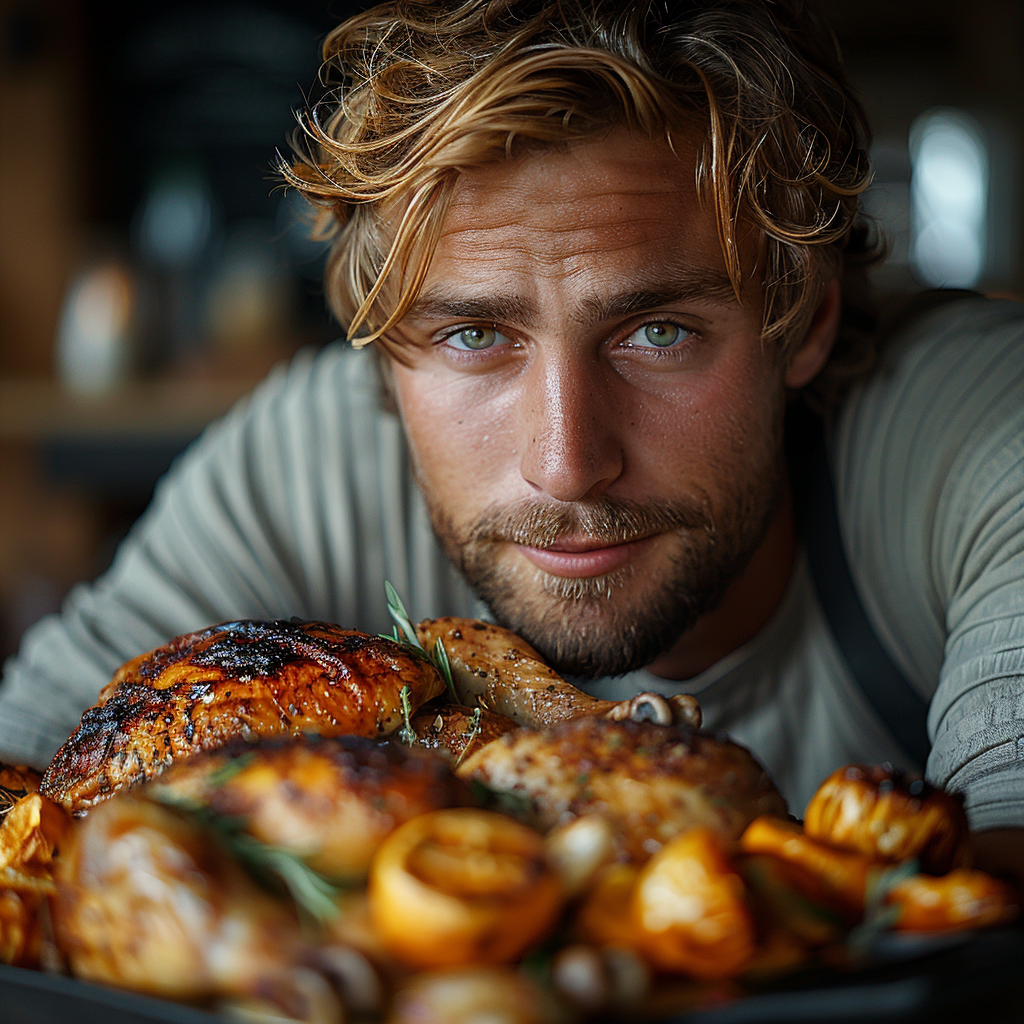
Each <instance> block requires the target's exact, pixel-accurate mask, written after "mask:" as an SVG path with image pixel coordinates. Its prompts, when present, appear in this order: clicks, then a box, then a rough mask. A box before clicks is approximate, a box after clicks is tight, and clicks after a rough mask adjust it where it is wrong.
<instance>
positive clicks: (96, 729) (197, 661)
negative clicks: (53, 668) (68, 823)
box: [41, 621, 444, 812]
mask: <svg viewBox="0 0 1024 1024" xmlns="http://www.w3.org/2000/svg"><path fill="white" fill-rule="evenodd" d="M443 688H444V683H443V681H442V679H441V677H440V675H438V673H437V670H436V669H435V668H434V666H433V665H432V664H431V663H430V662H429V661H428V660H427V659H425V658H423V657H419V656H418V654H417V652H415V651H411V650H410V649H409V648H408V647H405V646H403V645H401V644H397V643H395V642H393V641H391V640H387V639H384V638H382V637H376V636H368V635H367V634H365V633H356V632H353V631H352V630H347V629H341V628H340V627H338V626H333V625H330V624H329V623H324V622H250V621H240V622H227V623H223V624H221V625H219V626H211V627H209V628H208V629H204V630H200V631H199V632H196V633H188V634H186V635H184V636H180V637H177V638H176V639H174V640H172V641H171V642H170V643H167V644H165V645H164V646H163V647H159V648H157V649H156V650H155V651H151V652H150V653H148V654H144V655H141V656H140V657H138V658H135V659H134V660H132V661H129V662H128V663H127V664H126V665H124V666H123V667H122V668H121V669H119V670H118V672H117V674H116V675H115V676H114V678H113V679H112V680H111V682H110V683H109V684H108V685H107V686H106V687H104V689H103V690H102V691H101V693H100V697H99V702H98V704H97V705H96V706H95V707H93V708H90V709H89V710H88V711H86V712H85V714H84V715H83V716H82V721H81V723H80V724H79V726H78V728H77V729H76V730H75V731H74V732H73V733H72V734H71V737H70V738H69V739H68V741H67V742H66V743H65V744H64V745H63V746H62V747H61V748H60V750H58V751H57V753H56V755H55V756H54V758H53V761H51V762H50V766H49V767H48V768H47V770H46V773H45V775H44V776H43V781H42V787H41V789H42V792H43V793H45V794H46V795H47V796H48V797H50V798H51V799H52V800H55V801H57V802H58V803H60V804H62V805H63V806H64V807H66V808H67V809H68V810H70V811H76V812H77V811H81V810H84V809H86V808H88V807H92V806H93V805H94V804H96V803H98V802H99V801H100V800H104V799H106V798H107V797H109V796H110V795H111V794H113V793H115V792H117V791H118V790H119V789H121V788H123V787H124V786H128V785H131V784H132V783H136V782H140V781H142V780H144V779H149V778H152V777H153V776H155V775H158V774H160V773H161V772H162V771H164V770H165V769H166V768H167V767H169V766H170V765H171V764H172V763H174V762H175V761H177V760H179V759H181V758H184V757H191V756H193V755H195V754H197V753H199V752H200V751H203V750H212V749H215V748H217V747H220V746H223V745H224V744H225V743H227V742H228V741H229V740H232V739H236V738H238V737H241V738H244V739H250V738H256V737H262V736H281V735H285V736H297V735H299V734H301V733H304V732H312V733H318V734H320V735H324V736H341V735H353V736H367V737H382V736H386V735H388V734H389V733H391V732H393V731H394V730H395V729H396V728H398V727H399V726H401V725H402V723H403V707H402V696H401V695H402V691H403V689H404V690H405V693H406V698H407V701H408V705H409V706H410V707H411V708H412V709H416V708H418V707H419V706H420V705H421V704H422V703H424V702H425V701H427V700H430V699H431V698H432V697H436V696H437V695H438V694H439V693H440V692H441V691H442V689H443Z"/></svg>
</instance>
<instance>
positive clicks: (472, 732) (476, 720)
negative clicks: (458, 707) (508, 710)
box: [455, 707, 483, 768]
mask: <svg viewBox="0 0 1024 1024" xmlns="http://www.w3.org/2000/svg"><path fill="white" fill-rule="evenodd" d="M482 711H483V708H479V707H478V708H474V709H473V721H472V722H470V724H469V739H467V740H466V745H465V746H464V747H463V748H462V753H461V754H459V756H458V758H457V759H456V761H455V767H456V768H458V767H459V765H460V764H462V759H463V758H464V757H465V756H466V754H468V753H469V748H470V747H471V746H472V745H473V740H475V739H476V737H477V733H479V732H480V715H481V713H482Z"/></svg>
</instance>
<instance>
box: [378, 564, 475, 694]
mask: <svg viewBox="0 0 1024 1024" xmlns="http://www.w3.org/2000/svg"><path fill="white" fill-rule="evenodd" d="M384 593H385V595H386V596H387V599H388V613H389V614H390V615H391V618H393V619H394V620H395V625H394V635H393V637H388V638H387V639H389V640H390V639H394V640H395V641H396V642H397V643H400V644H404V645H405V646H406V647H409V648H411V649H413V650H415V651H418V652H419V653H420V654H421V655H422V656H423V657H425V658H426V659H427V661H429V662H430V663H431V664H432V665H433V666H434V667H435V668H436V669H437V671H438V672H440V673H441V678H442V679H443V680H444V683H445V686H447V687H448V693H449V694H450V695H451V698H452V700H453V701H455V702H458V699H459V695H458V693H457V692H456V690H455V683H454V681H453V679H452V665H451V662H450V661H449V660H448V652H447V651H446V650H445V649H444V644H443V643H442V642H441V639H440V637H438V639H437V640H435V641H434V646H433V647H431V649H430V651H429V652H427V651H426V650H424V648H423V644H421V643H420V641H419V637H418V636H417V635H416V627H415V626H414V625H413V624H412V619H410V617H409V613H408V612H407V611H406V610H405V604H404V603H403V602H402V599H401V598H400V597H399V596H398V591H397V590H395V588H394V587H393V586H392V585H391V582H390V581H389V580H385V581H384ZM402 637H405V639H404V640H403V639H402Z"/></svg>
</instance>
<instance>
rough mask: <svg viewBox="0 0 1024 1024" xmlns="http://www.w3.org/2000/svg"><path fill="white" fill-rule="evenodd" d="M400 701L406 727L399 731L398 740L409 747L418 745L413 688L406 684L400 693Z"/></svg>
mask: <svg viewBox="0 0 1024 1024" xmlns="http://www.w3.org/2000/svg"><path fill="white" fill-rule="evenodd" d="M398 699H399V700H400V701H401V702H402V718H403V719H405V725H403V726H402V728H401V729H399V730H398V738H399V739H400V740H401V741H402V742H403V743H404V744H405V745H406V746H408V747H414V746H415V745H416V733H415V732H414V731H413V728H412V687H411V686H410V685H409V684H408V683H406V684H405V686H403V687H402V688H401V690H399V691H398Z"/></svg>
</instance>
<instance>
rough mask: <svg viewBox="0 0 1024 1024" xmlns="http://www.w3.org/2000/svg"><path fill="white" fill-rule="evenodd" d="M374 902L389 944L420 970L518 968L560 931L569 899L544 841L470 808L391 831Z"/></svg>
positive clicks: (378, 865) (376, 870) (379, 860)
mask: <svg viewBox="0 0 1024 1024" xmlns="http://www.w3.org/2000/svg"><path fill="white" fill-rule="evenodd" d="M369 894H370V915H371V919H372V921H373V923H374V926H375V928H376V929H377V931H378V933H379V934H380V937H381V940H382V941H383V943H384V945H385V946H386V947H387V948H388V949H389V950H390V951H391V952H392V953H393V954H394V955H395V956H397V957H398V958H399V959H400V960H402V961H404V962H405V963H407V964H409V965H411V966H414V967H461V966H466V965H470V964H502V963H510V962H512V961H514V960H516V959H517V958H518V957H519V956H521V955H522V953H523V952H525V950H526V949H527V948H528V947H529V946H530V945H532V944H533V943H534V942H536V941H537V940H538V939H539V938H540V937H541V936H542V935H543V934H544V933H545V932H546V931H547V930H548V928H549V927H550V926H551V925H552V924H553V923H554V921H555V919H556V918H557V917H558V914H559V911H560V909H561V905H562V900H563V896H562V886H561V884H560V882H559V880H558V877H557V875H556V874H555V873H554V871H552V869H551V868H550V867H549V866H548V864H547V862H546V860H545V856H544V839H543V837H542V836H540V835H539V834H538V833H537V832H534V831H533V830H532V829H530V828H527V827H526V826H525V825H521V824H519V823H518V822H516V821H513V820H512V819H511V818H508V817H505V816H504V815H501V814H496V813H494V812H492V811H483V810H478V809H476V808H469V807H457V808H450V809H448V810H441V811H434V812H432V813H430V814H423V815H421V816H420V817H418V818H413V819H412V820H411V821H407V822H406V823H405V824H404V825H402V826H400V827H399V828H398V829H396V830H395V831H394V832H392V833H391V835H390V836H389V837H388V838H387V839H386V840H384V842H383V844H382V845H381V847H380V849H379V850H378V851H377V855H376V857H375V858H374V861H373V865H372V867H371V869H370V887H369Z"/></svg>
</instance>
